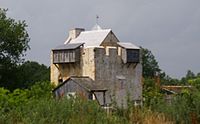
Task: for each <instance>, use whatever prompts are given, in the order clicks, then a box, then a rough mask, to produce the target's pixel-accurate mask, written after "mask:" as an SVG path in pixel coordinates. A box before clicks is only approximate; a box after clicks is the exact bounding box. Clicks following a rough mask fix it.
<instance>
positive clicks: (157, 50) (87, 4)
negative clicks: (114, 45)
mask: <svg viewBox="0 0 200 124" xmlns="http://www.w3.org/2000/svg"><path fill="white" fill-rule="evenodd" d="M199 5H200V0H0V8H8V12H7V15H8V16H9V17H11V18H14V19H16V20H25V21H26V23H27V25H28V27H27V31H28V33H29V36H30V38H31V40H30V43H29V45H30V47H31V49H30V50H29V51H28V52H26V53H27V55H26V59H27V60H32V61H38V62H39V63H42V64H45V65H47V66H49V65H50V51H51V49H52V48H55V47H56V46H58V45H60V44H63V43H64V41H65V40H66V39H67V37H68V31H69V30H70V29H72V28H76V27H79V28H85V29H86V30H90V29H91V28H92V27H93V26H94V25H95V23H96V15H98V16H99V20H98V22H99V25H100V26H101V27H102V28H111V29H112V31H113V32H114V33H115V35H116V36H117V37H118V39H119V40H120V41H121V42H132V43H134V44H135V45H138V46H142V47H144V48H148V49H149V50H151V51H152V53H153V55H154V56H155V58H156V60H157V61H158V63H159V66H160V68H161V69H162V70H163V71H164V72H166V73H167V74H168V75H169V76H171V77H174V78H181V77H182V76H185V74H186V72H187V70H189V69H190V70H192V71H193V72H194V73H198V72H200V7H199Z"/></svg>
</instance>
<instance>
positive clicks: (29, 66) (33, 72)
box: [17, 61, 50, 88]
mask: <svg viewBox="0 0 200 124" xmlns="http://www.w3.org/2000/svg"><path fill="white" fill-rule="evenodd" d="M17 72H18V73H17V87H18V88H29V87H31V86H32V85H33V84H34V83H35V82H39V81H49V80H50V68H48V67H47V66H45V65H43V64H39V63H38V62H34V61H26V62H24V63H23V64H22V65H19V66H18V71H17Z"/></svg>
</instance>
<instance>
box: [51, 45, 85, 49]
mask: <svg viewBox="0 0 200 124" xmlns="http://www.w3.org/2000/svg"><path fill="white" fill-rule="evenodd" d="M83 44H84V43H71V44H64V45H60V46H57V47H56V48H54V49H52V50H66V49H76V48H78V47H80V46H81V45H83Z"/></svg>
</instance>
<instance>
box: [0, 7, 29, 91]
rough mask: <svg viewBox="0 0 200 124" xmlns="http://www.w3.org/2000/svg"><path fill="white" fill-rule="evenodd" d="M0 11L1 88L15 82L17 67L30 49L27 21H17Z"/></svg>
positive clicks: (2, 10)
mask: <svg viewBox="0 0 200 124" xmlns="http://www.w3.org/2000/svg"><path fill="white" fill-rule="evenodd" d="M6 11H7V10H5V9H0V86H4V87H8V86H9V85H10V84H12V83H14V82H15V77H16V72H15V71H16V68H17V67H16V66H17V64H18V63H20V62H21V61H22V57H23V56H24V55H25V52H26V51H27V50H28V49H29V45H28V43H29V41H30V39H29V35H28V33H27V31H26V29H25V28H26V27H27V25H26V23H25V21H15V20H14V19H12V18H9V17H7V16H6Z"/></svg>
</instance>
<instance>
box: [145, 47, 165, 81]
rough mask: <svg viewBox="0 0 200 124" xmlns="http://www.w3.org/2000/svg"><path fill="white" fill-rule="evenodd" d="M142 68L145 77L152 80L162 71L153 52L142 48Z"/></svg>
mask: <svg viewBox="0 0 200 124" xmlns="http://www.w3.org/2000/svg"><path fill="white" fill-rule="evenodd" d="M142 66H143V77H148V78H152V77H154V76H155V73H157V72H158V73H159V72H160V71H161V69H160V68H159V65H158V62H157V61H156V59H155V57H154V55H153V54H152V52H151V51H150V50H148V49H145V48H142Z"/></svg>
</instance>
